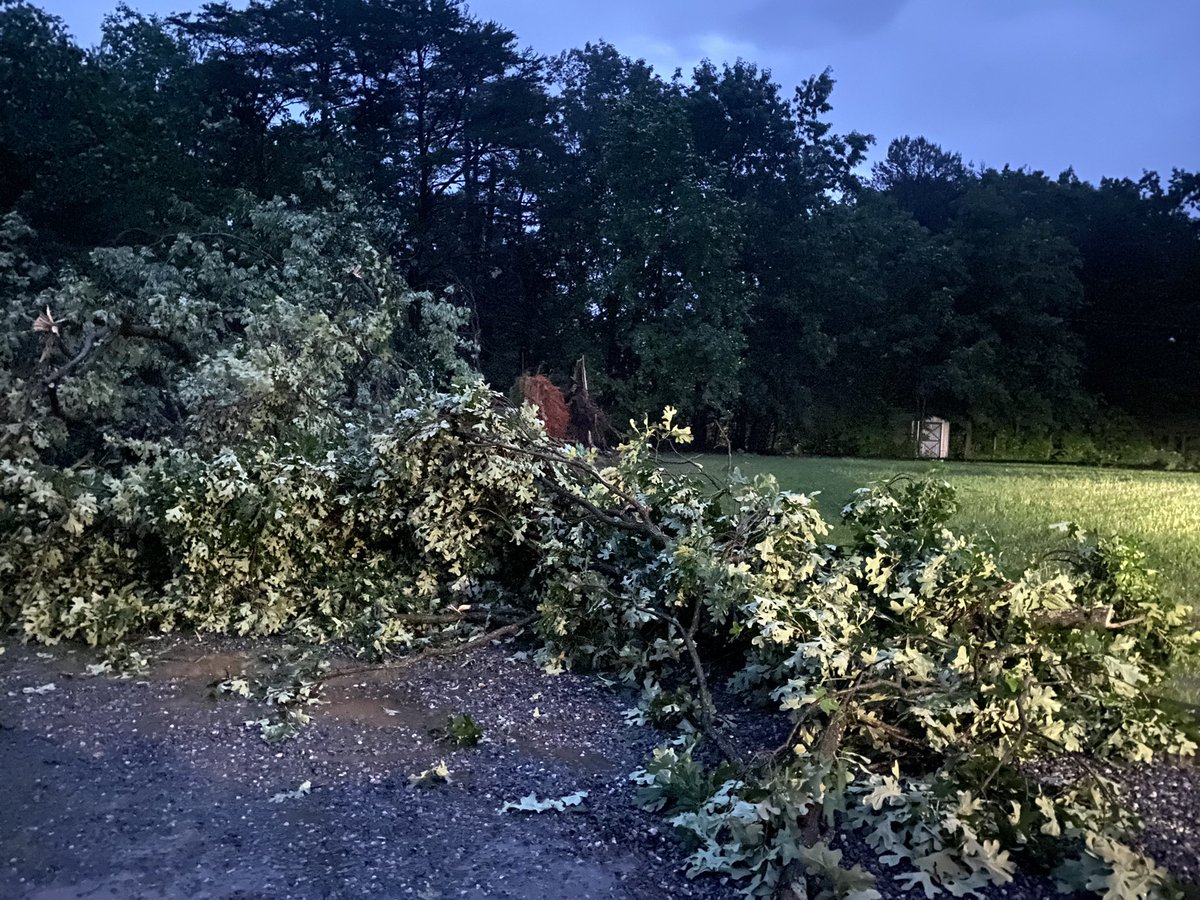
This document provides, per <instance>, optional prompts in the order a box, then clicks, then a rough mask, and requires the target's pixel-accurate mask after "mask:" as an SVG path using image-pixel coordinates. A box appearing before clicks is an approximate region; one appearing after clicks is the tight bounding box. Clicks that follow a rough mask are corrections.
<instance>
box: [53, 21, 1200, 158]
mask: <svg viewBox="0 0 1200 900" xmlns="http://www.w3.org/2000/svg"><path fill="white" fill-rule="evenodd" d="M42 5H43V6H44V7H45V8H47V9H49V10H50V11H51V12H54V13H55V14H57V15H61V16H63V18H65V19H66V20H67V22H68V24H69V25H70V26H71V28H72V30H73V31H74V32H75V34H76V35H77V37H78V38H79V40H80V41H81V42H83V43H85V44H90V43H92V42H94V41H95V40H96V39H97V38H98V35H99V22H100V19H101V17H102V15H103V12H104V11H105V9H106V8H108V7H109V6H110V4H108V3H105V2H104V0H46V2H44V3H42ZM130 5H132V6H134V7H135V8H137V9H141V10H143V11H145V12H156V13H164V12H170V11H175V10H178V9H180V8H194V7H196V6H198V5H199V4H198V3H191V4H189V3H188V2H187V0H177V2H164V0H143V2H138V0H132V2H131V4H130ZM470 7H471V10H472V12H473V13H474V14H475V15H477V16H479V17H481V18H488V19H495V20H496V21H499V22H501V23H503V24H504V25H506V26H508V27H509V28H511V29H513V30H514V31H516V33H517V35H518V37H519V38H520V41H521V43H522V45H525V46H532V47H533V48H534V49H536V50H537V51H538V52H541V53H547V54H550V53H556V52H558V51H560V50H563V49H567V48H570V47H576V46H582V45H583V44H584V43H585V42H587V41H589V40H597V39H600V38H603V39H605V40H608V41H609V42H611V43H613V44H614V45H616V46H617V47H618V49H620V50H621V51H622V52H623V53H626V54H627V55H630V56H638V57H643V58H645V59H646V60H647V61H648V62H651V63H653V64H654V66H655V67H656V69H658V70H659V71H660V72H661V73H662V74H664V75H667V76H669V75H670V74H671V73H672V72H673V71H674V69H675V68H677V67H678V68H682V69H683V70H684V72H685V73H687V72H689V71H690V70H691V68H692V67H693V66H694V65H695V64H696V63H697V62H698V61H699V60H701V59H703V58H710V59H712V60H713V61H714V62H722V61H726V60H728V61H731V62H732V61H733V60H734V59H736V58H738V57H742V58H744V59H747V60H750V61H753V62H756V63H758V64H759V65H761V66H764V67H766V68H769V69H771V70H772V72H773V74H774V76H775V79H776V80H777V81H778V82H779V83H780V84H782V85H783V86H784V87H785V89H786V90H787V92H788V93H790V92H791V89H792V88H793V87H794V86H795V85H796V84H797V83H798V82H800V81H801V80H802V79H804V78H805V77H807V76H808V75H811V74H813V73H816V72H819V71H821V70H822V69H824V68H825V67H826V66H829V67H831V68H832V69H833V74H834V77H835V78H836V79H837V82H838V84H837V88H836V89H835V91H834V94H833V100H832V102H833V106H834V111H833V120H834V122H835V125H836V127H837V128H838V129H839V130H842V131H847V130H851V129H855V130H858V131H865V132H869V133H871V134H874V135H875V136H876V138H877V140H878V142H879V147H878V148H877V150H876V154H878V153H880V152H882V148H884V147H886V145H887V142H888V141H889V140H890V139H891V138H893V137H896V136H898V135H901V134H911V135H924V136H926V137H928V138H930V139H931V140H934V141H937V142H938V143H940V144H942V145H943V146H944V147H946V148H947V149H952V150H956V151H958V152H960V153H962V155H963V157H964V158H965V159H967V160H970V161H974V162H977V163H984V164H987V165H995V166H1000V165H1003V164H1005V163H1008V164H1011V165H1015V166H1028V167H1030V168H1034V169H1042V170H1044V171H1046V172H1049V173H1051V174H1057V173H1058V172H1059V171H1061V170H1062V169H1064V168H1066V167H1067V166H1069V165H1073V166H1074V168H1075V170H1076V172H1077V173H1078V174H1079V175H1080V176H1081V177H1083V178H1087V179H1089V180H1093V181H1094V180H1097V179H1098V178H1099V177H1100V176H1102V175H1115V176H1129V177H1134V178H1136V177H1137V176H1139V175H1140V174H1141V172H1142V170H1143V169H1154V170H1158V171H1160V172H1162V173H1164V174H1166V173H1168V172H1169V171H1170V170H1171V168H1172V167H1179V168H1185V169H1190V170H1196V169H1200V52H1198V51H1197V49H1196V46H1195V44H1196V36H1197V34H1200V3H1197V2H1193V0H987V2H983V0H857V2H853V3H851V2H843V0H603V2H595V0H577V2H571V0H557V2H554V0H473V2H471V3H470Z"/></svg>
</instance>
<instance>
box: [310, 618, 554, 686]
mask: <svg viewBox="0 0 1200 900" xmlns="http://www.w3.org/2000/svg"><path fill="white" fill-rule="evenodd" d="M536 619H537V616H536V615H534V616H526V617H525V618H524V619H521V620H520V621H519V622H513V623H511V624H509V625H504V626H502V627H500V628H497V629H495V630H494V631H489V632H487V633H486V634H481V635H479V636H478V637H475V638H472V639H471V640H469V641H464V642H463V643H461V644H449V645H447V646H442V647H427V648H426V649H424V650H422V651H421V652H420V653H414V654H412V655H411V656H402V657H400V658H399V659H393V660H388V661H387V662H382V663H376V664H375V665H370V666H356V667H355V668H352V669H341V670H339V671H337V672H327V673H326V674H324V675H322V676H321V677H320V678H318V679H317V681H318V682H319V683H321V684H324V683H325V682H327V681H333V680H334V679H335V678H349V677H350V676H351V675H361V674H363V673H365V672H387V671H401V670H403V669H407V668H408V667H409V666H413V665H416V664H417V663H419V662H421V661H423V660H426V659H434V658H443V659H444V658H446V657H451V656H459V655H461V654H463V653H469V652H471V651H472V650H477V649H479V648H480V647H483V646H485V645H487V644H490V643H491V642H492V641H496V640H500V639H501V638H505V637H508V636H509V635H513V634H517V633H518V632H519V631H521V630H522V629H523V628H525V627H527V626H528V625H531V624H533V622H534V621H535V620H536Z"/></svg>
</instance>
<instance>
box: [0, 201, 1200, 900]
mask: <svg viewBox="0 0 1200 900" xmlns="http://www.w3.org/2000/svg"><path fill="white" fill-rule="evenodd" d="M340 215H341V217H340V218H339V216H338V215H329V216H314V215H301V214H298V213H295V212H293V211H291V210H289V209H288V208H287V207H286V206H285V205H282V204H268V205H265V206H263V205H258V206H248V207H247V208H246V209H244V210H241V211H239V212H237V213H236V214H234V215H233V216H231V217H230V218H229V219H228V220H226V221H225V222H224V224H223V225H220V226H211V225H208V226H205V227H203V228H198V229H197V230H196V231H195V232H194V233H191V234H185V235H180V236H178V237H177V238H174V239H172V240H171V241H169V242H167V243H165V244H164V245H163V246H162V247H161V248H160V249H159V250H158V251H128V250H103V251H97V252H96V253H95V254H93V256H92V259H91V262H90V266H89V267H88V268H87V269H85V270H83V271H81V272H79V273H69V274H60V275H59V276H58V277H57V278H52V277H51V276H50V275H49V274H48V273H45V272H42V271H40V270H38V269H37V267H36V266H33V265H31V264H30V263H28V261H27V260H25V259H24V258H23V256H22V253H21V248H20V243H21V240H22V239H23V237H24V236H25V235H26V234H27V230H26V229H24V227H23V226H22V224H21V223H20V222H19V221H18V220H15V219H9V220H7V221H6V223H5V225H4V228H3V230H2V231H0V241H3V243H4V246H3V247H0V251H2V252H0V290H3V292H4V294H3V306H2V307H0V310H2V312H0V314H2V315H3V317H4V321H5V323H6V325H7V326H8V327H7V329H6V333H5V343H4V344H3V345H0V353H2V354H3V356H2V357H0V363H2V365H0V390H2V395H3V408H2V409H3V423H2V424H3V431H2V432H0V575H2V576H3V578H2V580H0V618H2V619H3V620H4V621H5V622H7V623H10V624H11V625H12V626H13V627H14V628H16V629H17V630H19V632H20V633H21V634H22V635H23V636H24V637H25V638H27V639H30V640H38V641H43V642H48V643H49V642H55V641H59V640H64V639H82V640H85V641H87V642H89V643H91V644H96V645H103V646H113V645H117V644H120V643H121V642H122V641H124V640H126V639H128V638H132V637H135V636H136V635H137V634H139V633H141V632H145V631H148V630H169V629H183V628H195V629H200V630H205V631H216V632H236V633H241V634H273V633H279V632H288V633H290V634H292V635H294V636H298V637H300V638H303V639H307V640H309V641H312V642H318V641H320V640H322V639H326V638H330V637H335V636H336V637H348V638H352V639H354V640H355V641H357V642H358V643H359V645H360V646H362V647H363V648H365V649H367V650H369V651H370V652H372V653H375V654H379V655H387V654H392V653H396V652H401V651H414V650H415V651H417V652H420V651H421V649H422V648H425V649H426V650H427V649H428V648H432V647H437V646H441V645H442V644H444V642H447V641H454V640H461V639H463V638H464V637H466V638H469V640H470V641H474V642H475V644H474V645H480V635H481V634H482V635H483V636H486V635H488V634H491V633H493V632H492V631H490V630H489V629H492V628H494V627H495V626H496V625H500V626H501V627H502V628H506V629H508V630H509V631H511V630H513V629H514V628H515V627H517V626H519V625H521V624H523V623H530V624H531V625H532V628H533V630H534V632H535V634H536V636H537V639H538V642H539V651H538V653H539V657H540V659H541V661H542V662H543V664H544V665H546V666H547V668H549V669H551V670H553V669H555V668H561V667H567V666H575V667H588V668H596V669H603V670H606V671H610V672H617V673H619V674H620V675H621V676H622V677H623V678H625V679H626V680H627V681H628V682H629V683H630V684H631V685H636V686H638V687H640V688H641V689H642V691H643V700H642V708H643V713H644V715H645V716H646V717H647V718H649V719H652V720H655V721H658V722H660V723H669V724H678V725H680V726H681V727H682V731H681V733H680V736H679V738H678V739H676V740H674V741H672V742H670V743H667V744H664V745H663V746H662V747H660V748H659V749H658V750H657V751H656V752H655V754H654V756H653V758H652V759H651V760H649V761H648V762H647V764H646V766H645V768H644V769H643V770H641V771H639V772H638V773H635V776H634V780H635V781H636V782H638V785H639V791H640V796H641V798H642V800H643V802H645V803H647V804H648V805H650V806H653V807H656V808H659V809H664V810H665V811H667V812H668V814H670V815H671V816H672V819H671V821H672V822H673V824H675V825H676V826H677V827H678V829H679V831H680V832H681V833H683V834H685V835H686V836H688V838H689V839H690V840H691V841H692V842H693V846H694V853H693V855H692V857H691V861H692V869H691V871H692V873H693V874H697V875H698V874H700V873H704V872H721V873H726V874H729V875H732V876H734V877H735V878H737V879H739V881H740V883H741V884H742V885H743V886H744V887H745V889H746V891H747V892H748V893H750V894H753V895H756V896H770V895H781V896H782V895H786V894H787V893H788V892H792V893H795V894H802V893H803V892H804V891H805V890H808V891H809V893H810V894H811V893H812V891H822V892H829V893H832V894H835V895H838V896H856V897H861V898H866V897H870V896H872V895H873V891H872V888H871V878H870V876H869V875H868V874H867V873H865V872H863V871H862V870H861V869H857V868H855V869H846V868H844V867H842V866H841V864H840V853H839V852H838V851H837V850H835V849H831V844H830V842H829V839H830V836H831V834H832V829H833V828H835V827H847V828H855V829H862V830H863V831H864V832H865V834H866V839H867V841H868V842H869V844H870V845H871V846H872V847H874V848H875V849H877V850H878V851H879V853H880V858H881V860H882V861H883V862H884V863H886V864H889V865H895V866H897V867H898V875H897V877H898V878H900V879H901V880H902V881H903V882H905V883H907V884H909V885H912V886H916V885H920V886H922V887H924V888H925V890H926V892H927V893H929V894H930V895H933V894H935V893H937V892H938V891H939V890H941V889H946V890H949V891H950V892H952V893H953V894H954V895H956V896H961V895H963V894H971V893H975V892H977V891H979V890H980V889H982V888H984V887H986V886H988V885H991V884H1003V883H1004V882H1006V881H1007V880H1008V879H1010V878H1011V876H1012V874H1013V872H1014V870H1015V868H1016V866H1017V865H1018V863H1020V864H1021V865H1024V866H1028V867H1032V868H1035V869H1041V870H1045V871H1053V872H1054V873H1055V874H1056V875H1057V877H1059V878H1060V880H1062V881H1063V883H1064V884H1066V885H1069V886H1071V887H1075V888H1083V889H1087V890H1093V891H1097V892H1100V893H1105V894H1107V895H1109V896H1122V897H1151V896H1161V895H1165V894H1167V893H1169V891H1170V890H1171V889H1172V888H1171V880H1170V878H1169V876H1168V875H1167V873H1165V872H1163V871H1162V870H1161V869H1159V868H1158V867H1156V866H1155V865H1154V863H1153V861H1151V860H1149V859H1147V858H1146V857H1145V856H1143V855H1142V854H1140V853H1139V852H1137V851H1136V850H1135V849H1133V847H1132V845H1131V839H1132V836H1133V833H1134V828H1135V824H1136V823H1135V822H1134V821H1133V818H1132V815H1131V814H1130V812H1129V809H1128V806H1127V805H1126V804H1123V803H1122V802H1121V797H1120V791H1119V788H1118V787H1117V786H1116V785H1115V784H1114V783H1113V782H1112V781H1110V780H1109V779H1108V778H1106V777H1105V775H1104V769H1103V764H1104V763H1105V762H1106V761H1112V760H1141V761H1144V760H1149V759H1151V758H1152V757H1154V756H1155V755H1156V754H1160V753H1168V754H1185V755H1186V754H1191V753H1193V752H1194V750H1195V749H1196V744H1195V741H1194V738H1195V736H1194V734H1192V733H1190V732H1189V730H1188V726H1187V725H1186V723H1184V722H1183V721H1181V720H1179V719H1177V718H1175V717H1174V716H1173V715H1172V714H1170V713H1169V712H1166V711H1164V710H1163V709H1162V708H1160V705H1159V704H1158V703H1156V701H1155V697H1154V694H1155V691H1156V689H1157V687H1158V686H1159V685H1160V684H1161V683H1162V682H1163V680H1164V678H1165V677H1166V672H1167V669H1168V667H1169V666H1170V665H1171V662H1172V660H1173V659H1174V658H1176V657H1177V656H1178V655H1179V654H1184V653H1192V652H1197V650H1200V636H1198V635H1197V634H1196V633H1195V632H1194V631H1192V630H1190V629H1189V625H1188V622H1189V618H1188V610H1187V609H1186V608H1184V607H1182V606H1179V605H1176V604H1174V603H1173V602H1169V601H1168V600H1166V599H1165V598H1164V597H1163V596H1162V595H1161V594H1160V593H1159V592H1158V591H1157V589H1156V588H1155V585H1154V582H1153V579H1152V578H1151V576H1150V575H1149V574H1148V573H1147V572H1146V570H1145V566H1144V560H1143V558H1142V557H1141V555H1140V553H1139V551H1138V550H1137V549H1136V548H1133V547H1130V546H1128V545H1126V544H1125V543H1123V542H1121V541H1120V540H1117V539H1099V540H1092V539H1089V538H1088V537H1087V536H1085V535H1083V534H1080V533H1079V532H1077V531H1074V530H1068V531H1067V532H1066V533H1065V534H1064V550H1063V552H1062V553H1061V554H1060V555H1058V556H1055V557H1053V558H1049V559H1046V560H1043V561H1041V562H1040V564H1038V565H1034V566H1031V568H1030V569H1029V570H1028V571H1026V572H1024V573H1023V574H1020V575H1018V576H1015V577H1014V576H1012V574H1011V573H1005V572H1002V571H1001V568H1000V565H999V563H998V561H997V558H996V557H995V556H994V555H993V554H992V553H990V552H988V551H987V550H985V549H984V548H982V547H980V546H979V545H977V544H975V543H974V542H972V541H971V540H970V539H969V538H966V537H962V536H959V535H955V534H953V533H952V532H951V531H949V530H947V528H946V527H945V523H946V522H947V520H948V518H949V516H950V515H951V513H952V512H953V508H954V500H953V494H952V492H951V491H950V489H949V488H948V487H947V486H946V485H945V484H944V483H941V482H938V481H936V480H924V481H916V482H907V481H898V482H893V483H889V484H881V485H876V486H874V487H872V488H867V489H864V490H862V491H860V492H859V493H858V494H856V495H855V497H854V498H853V499H852V501H851V503H850V504H849V505H848V506H847V508H846V510H845V521H846V524H847V526H848V529H849V533H850V538H849V539H848V540H846V541H844V542H842V543H840V544H837V543H831V542H830V541H829V537H828V531H829V529H828V526H827V524H826V523H825V522H824V521H823V519H822V518H821V516H820V515H819V513H818V512H817V511H816V509H815V508H814V507H813V505H812V504H811V502H810V501H809V499H808V498H807V497H805V496H803V495H800V494H796V493H789V492H780V491H779V490H778V489H777V487H776V485H775V484H774V482H773V481H771V480H770V479H758V480H756V481H753V482H746V481H744V480H742V479H740V478H737V477H734V478H733V479H731V480H729V481H721V482H712V483H706V482H705V481H704V478H703V473H702V472H691V471H689V470H687V469H683V470H667V469H664V468H663V467H662V466H661V465H660V464H659V462H658V457H657V452H656V450H657V448H658V446H659V444H660V442H670V443H672V444H677V443H681V442H684V441H686V440H687V438H688V436H689V435H688V432H687V429H685V428H681V427H679V426H678V425H677V424H676V423H675V421H674V418H673V415H672V413H671V412H670V411H668V412H667V414H666V415H665V417H664V419H663V420H662V421H660V422H651V421H649V420H645V421H643V422H642V423H641V424H640V425H639V424H636V423H631V427H632V433H631V435H630V437H629V438H628V439H627V440H626V442H625V443H623V444H622V445H621V446H620V447H619V448H618V450H617V451H616V453H615V454H614V455H612V456H600V455H598V453H597V452H596V451H595V450H589V449H586V448H583V447H580V446H576V445H567V444H564V443H562V442H560V441H557V440H554V439H553V438H551V437H550V436H548V435H547V433H546V430H545V428H544V426H543V424H542V422H541V421H540V420H539V418H538V416H537V414H536V412H535V410H534V409H533V408H532V407H531V406H529V405H528V404H524V405H521V406H519V407H517V406H513V405H511V404H509V403H507V402H506V401H505V400H504V399H503V398H502V397H500V396H499V395H497V394H495V393H493V392H492V391H491V390H489V389H488V388H487V387H486V386H485V385H484V384H482V383H481V382H480V381H479V380H478V378H477V377H475V376H473V375H472V374H471V373H470V372H469V371H468V370H467V369H466V367H465V366H464V365H463V364H462V363H461V362H460V359H461V356H460V354H459V353H458V350H459V344H460V339H459V334H460V331H461V325H462V323H463V317H462V314H461V312H460V311H459V310H458V309H456V308H455V307H454V306H452V305H450V304H449V303H447V302H444V301H442V300H439V299H437V298H435V297H433V296H429V295H421V294H413V293H411V292H409V291H407V290H405V289H404V288H402V287H401V286H400V285H399V284H398V283H397V282H396V280H395V278H394V276H393V275H392V274H391V271H390V269H389V266H388V265H387V263H386V261H384V260H383V259H382V258H381V257H380V256H379V255H378V254H376V253H375V252H374V251H373V250H372V249H371V244H370V240H369V238H370V235H367V234H365V233H363V232H361V231H360V230H358V229H356V228H354V227H351V225H350V224H349V223H350V221H351V220H352V218H353V215H354V210H353V209H352V208H349V209H346V210H344V211H343V212H342V213H341V214H340ZM35 323H36V325H35ZM730 660H732V661H733V662H732V663H731V662H730ZM721 675H731V676H732V677H731V680H730V681H729V682H728V686H727V687H722V688H721V689H720V690H718V689H717V686H716V685H714V679H715V678H717V677H719V676H721ZM723 696H734V697H738V698H740V702H749V701H761V702H763V703H765V704H768V705H769V706H773V707H774V708H775V709H776V710H778V711H779V714H780V715H785V716H786V717H787V720H788V722H789V724H790V734H788V736H787V738H786V740H784V741H782V742H781V743H780V744H779V746H777V747H768V748H760V747H759V748H756V747H752V746H747V743H746V741H745V740H743V739H742V737H741V736H740V735H739V734H738V733H737V730H736V728H731V727H730V726H729V724H728V721H727V719H726V713H727V712H728V710H727V709H726V708H725V707H724V706H723V704H722V703H721V702H718V701H719V698H721V697H723ZM1068 763H1069V765H1070V767H1071V771H1072V772H1073V774H1072V776H1071V777H1070V778H1065V777H1063V776H1062V772H1063V771H1064V769H1063V768H1062V767H1063V765H1066V764H1068Z"/></svg>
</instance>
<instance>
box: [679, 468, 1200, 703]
mask: <svg viewBox="0 0 1200 900" xmlns="http://www.w3.org/2000/svg"><path fill="white" fill-rule="evenodd" d="M700 461H701V462H702V463H703V464H704V466H705V468H706V469H707V470H708V471H709V472H710V473H711V474H713V475H720V473H722V472H724V471H725V470H726V469H727V467H728V465H729V459H728V458H727V457H724V456H707V457H701V458H700ZM733 465H734V466H736V467H737V468H739V469H741V471H742V473H743V474H745V475H755V474H759V473H770V474H773V475H774V476H775V477H776V478H777V479H778V480H779V485H780V487H781V488H784V489H786V490H795V491H801V492H803V493H807V494H814V493H817V492H820V493H818V494H817V496H816V497H815V498H814V499H815V500H816V502H817V504H818V506H819V507H820V509H821V512H822V513H824V515H825V517H826V519H827V520H828V521H829V522H830V523H836V522H837V521H838V520H839V519H840V516H841V509H842V507H843V506H844V505H845V503H846V501H847V499H848V498H849V497H850V494H851V492H852V491H853V490H854V489H855V488H859V487H862V486H864V485H866V484H868V483H870V482H872V481H878V480H880V479H884V478H888V477H890V476H892V475H895V474H897V473H900V472H909V473H913V474H923V473H926V472H930V471H937V472H940V473H941V474H942V475H943V477H945V478H946V479H947V480H948V481H949V482H950V483H951V484H952V485H954V487H955V488H956V489H957V491H958V498H959V506H960V509H959V513H958V515H957V516H956V517H955V519H954V521H953V522H952V523H951V525H952V527H954V528H955V529H956V530H958V531H966V532H972V533H974V534H975V535H977V536H978V537H979V538H981V539H983V540H984V541H987V542H991V543H994V545H995V547H996V549H998V550H999V552H1000V554H1001V561H1002V563H1003V565H1004V566H1005V568H1006V569H1009V570H1010V571H1012V572H1013V573H1014V574H1015V573H1019V572H1020V571H1021V570H1023V569H1024V568H1025V567H1026V566H1027V565H1028V564H1029V563H1030V561H1032V560H1035V559H1036V558H1037V557H1038V556H1040V555H1041V554H1042V553H1044V552H1045V551H1047V550H1051V549H1054V548H1055V547H1056V546H1061V541H1062V535H1061V533H1059V532H1057V531H1054V530H1052V529H1051V528H1050V525H1051V524H1053V523H1055V522H1066V521H1072V522H1076V523H1077V524H1079V525H1080V527H1082V528H1084V529H1085V530H1087V531H1090V532H1093V533H1102V534H1103V533H1113V534H1120V535H1122V536H1123V537H1126V538H1132V539H1133V540H1135V541H1137V542H1138V543H1139V544H1140V545H1141V546H1142V547H1143V549H1145V551H1146V553H1147V555H1148V557H1149V560H1150V564H1151V566H1152V567H1153V568H1155V569H1157V570H1159V571H1160V572H1161V573H1162V579H1163V587H1164V589H1165V590H1166V591H1167V592H1169V593H1170V594H1171V595H1173V596H1175V597H1178V598H1180V599H1183V600H1185V601H1187V602H1189V603H1191V604H1192V605H1194V606H1197V607H1200V474H1196V473H1182V472H1178V473H1177V472H1148V471H1137V470H1129V469H1094V468H1082V467H1079V468H1077V467H1069V466H1044V465H1023V464H1000V463H955V462H948V463H925V462H918V461H915V460H914V461H912V462H904V461H895V460H863V459H827V458H796V457H767V456H745V455H734V457H733ZM1177 688H1178V691H1179V694H1180V695H1181V696H1182V697H1187V698H1189V699H1190V701H1191V702H1194V703H1200V662H1198V663H1197V665H1196V666H1194V667H1192V671H1191V672H1190V673H1184V674H1183V675H1181V680H1180V684H1179V685H1177Z"/></svg>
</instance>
